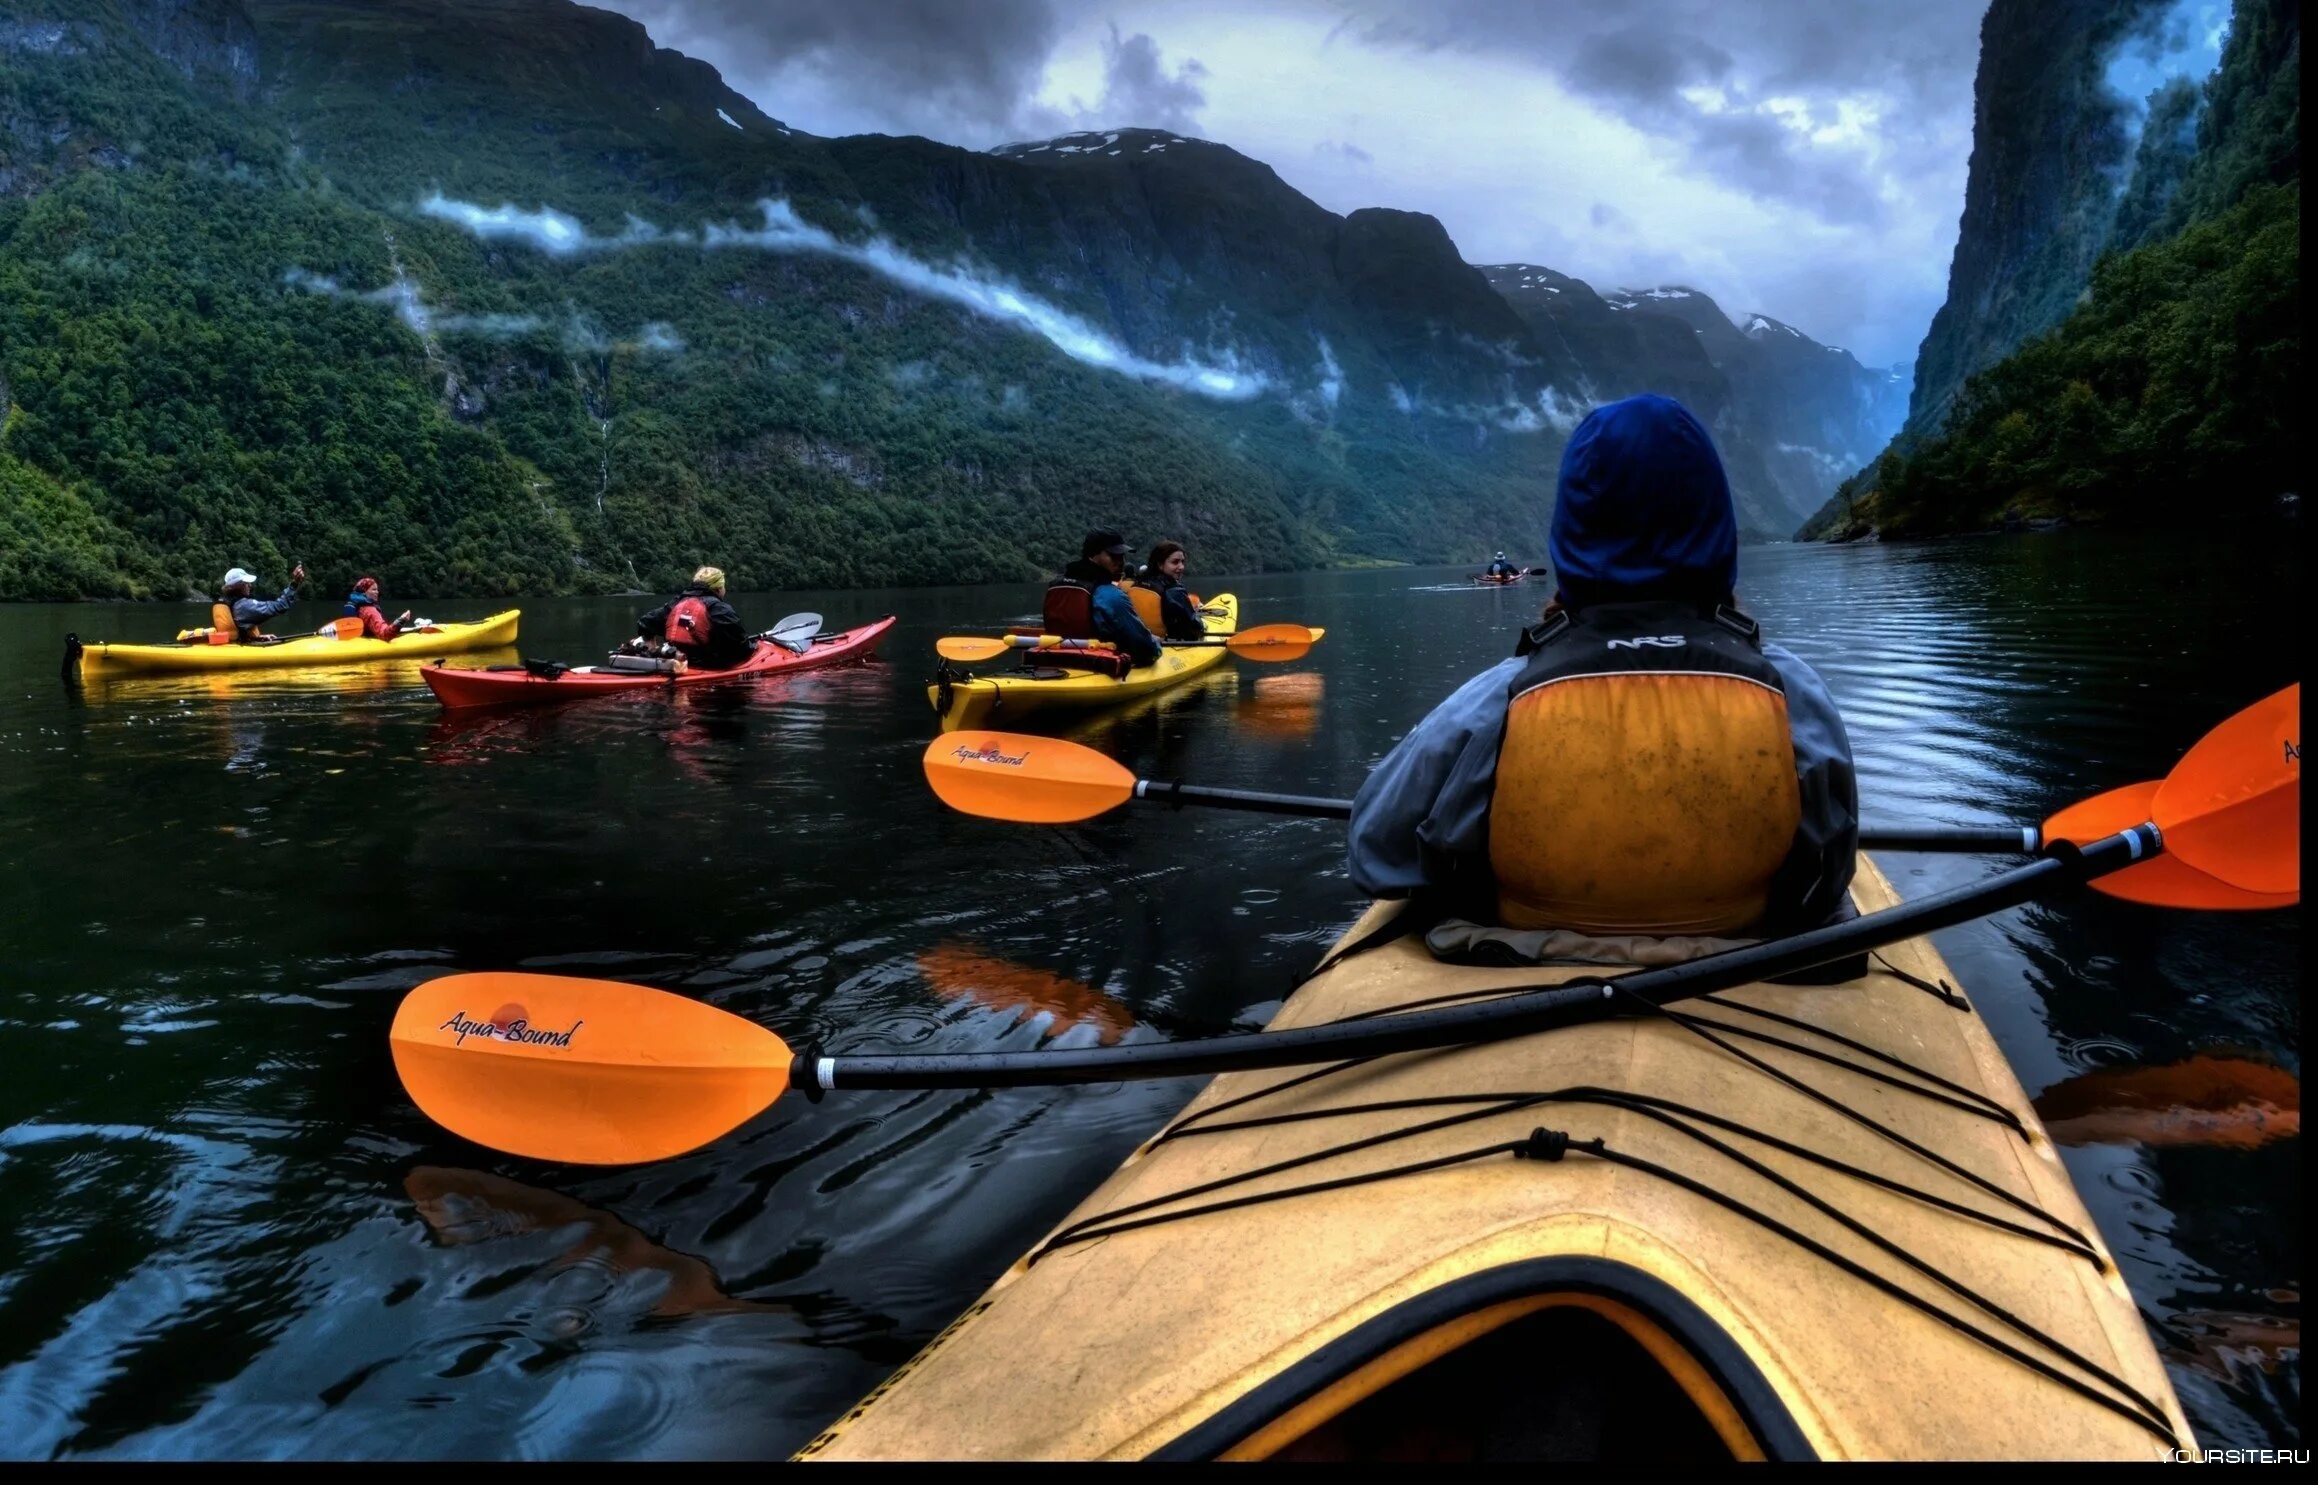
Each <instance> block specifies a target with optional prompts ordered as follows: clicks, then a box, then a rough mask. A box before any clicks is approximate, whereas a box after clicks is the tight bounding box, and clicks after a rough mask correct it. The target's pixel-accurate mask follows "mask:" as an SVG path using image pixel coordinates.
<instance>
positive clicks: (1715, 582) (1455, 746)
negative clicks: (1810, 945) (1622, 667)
mask: <svg viewBox="0 0 2318 1485" xmlns="http://www.w3.org/2000/svg"><path fill="white" fill-rule="evenodd" d="M1547 551H1548V554H1549V556H1550V557H1551V559H1552V562H1553V571H1554V576H1555V578H1556V579H1557V580H1558V582H1559V584H1560V590H1561V596H1562V601H1563V602H1564V603H1565V604H1567V605H1569V606H1571V607H1573V608H1583V607H1585V606H1586V605H1587V604H1589V603H1601V602H1613V601H1621V600H1622V601H1634V600H1637V599H1644V598H1660V597H1665V598H1678V597H1696V598H1700V599H1710V600H1720V599H1725V598H1728V597H1729V596H1730V595H1731V593H1732V591H1733V589H1734V587H1735V585H1736V582H1737V576H1738V520H1737V516H1736V514H1735V512H1734V511H1733V509H1732V506H1731V497H1730V481H1729V480H1728V479H1727V478H1726V477H1725V476H1724V474H1723V469H1722V460H1721V458H1720V457H1719V456H1718V455H1717V454H1716V453H1715V451H1714V441H1713V440H1712V439H1710V438H1709V437H1708V436H1707V432H1706V429H1705V428H1703V427H1701V426H1700V425H1699V422H1698V420H1697V419H1696V418H1694V417H1692V416H1691V415H1690V413H1689V412H1688V411H1687V410H1686V409H1685V408H1684V407H1683V406H1682V404H1681V403H1679V402H1676V401H1674V400H1673V399H1672V398H1668V397H1659V396H1654V395H1644V396H1640V397H1629V398H1627V399H1626V400H1624V401H1623V402H1613V403H1610V404H1609V405H1608V406H1606V407H1599V408H1596V409H1594V411H1593V412H1592V413H1590V414H1588V415H1587V417H1586V420H1585V421H1584V422H1582V423H1580V424H1578V426H1577V431H1576V432H1574V433H1573V434H1571V435H1570V441H1569V446H1568V448H1567V449H1565V450H1564V451H1563V453H1562V461H1561V482H1560V493H1559V496H1558V498H1557V499H1556V500H1555V502H1554V510H1553V523H1552V528H1551V531H1550V532H1549V534H1548V538H1547ZM1763 656H1764V658H1765V659H1767V660H1769V661H1770V662H1771V664H1772V665H1773V666H1774V667H1776V668H1777V670H1778V672H1779V679H1780V681H1781V683H1782V684H1783V685H1784V686H1785V687H1786V693H1787V721H1788V726H1789V728H1790V730H1791V732H1792V734H1793V737H1794V743H1795V773H1796V779H1797V782H1798V784H1799V785H1800V786H1801V789H1802V796H1803V820H1802V825H1801V827H1800V828H1799V829H1798V830H1797V832H1796V838H1797V844H1798V846H1799V847H1801V848H1803V849H1806V850H1808V851H1810V852H1812V853H1813V854H1814V855H1815V857H1816V859H1817V862H1818V865H1819V871H1818V879H1817V880H1816V881H1815V882H1814V883H1813V884H1811V886H1810V887H1809V888H1808V890H1807V891H1806V893H1805V895H1804V897H1803V898H1802V900H1801V901H1799V902H1795V903H1788V904H1782V905H1780V906H1781V908H1782V914H1783V915H1786V916H1795V917H1800V918H1801V919H1803V920H1804V921H1810V920H1811V919H1813V918H1816V917H1819V916H1831V915H1834V914H1836V913H1839V912H1841V911H1843V910H1844V909H1845V908H1846V907H1847V905H1848V899H1847V898H1846V897H1845V895H1844V893H1845V889H1846V888H1847V887H1849V886H1850V885H1851V873H1852V870H1853V866H1854V861H1855V858H1856V856H1857V854H1858V848H1859V786H1858V782H1857V778H1856V775H1855V773H1854V770H1853V766H1852V761H1851V739H1850V737H1849V735H1848V734H1847V733H1846V732H1845V730H1844V727H1843V714H1842V713H1841V712H1839V711H1838V710H1836V707H1835V699H1834V697H1832V696H1831V695H1829V694H1828V690H1827V683H1826V682H1825V681H1823V680H1821V679H1820V678H1819V673H1818V672H1817V671H1815V670H1813V669H1812V668H1811V667H1810V666H1808V665H1806V664H1804V663H1803V661H1801V660H1800V659H1797V658H1796V657H1795V656H1794V655H1793V654H1791V653H1789V652H1788V651H1787V650H1786V649H1785V648H1783V647H1781V646H1779V645H1775V644H1769V643H1765V644H1764V645H1763ZM1522 664H1523V662H1522V661H1521V660H1520V659H1518V658H1516V659H1510V660H1506V661H1504V662H1503V663H1502V664H1499V665H1495V666H1492V667H1491V668H1490V669H1488V670H1485V671H1483V672H1482V673H1481V674H1479V675H1477V676H1475V677H1473V679H1471V680H1469V681H1467V682H1466V683H1465V684H1464V685H1463V686H1461V687H1459V688H1458V689H1457V690H1456V692H1455V693H1453V694H1452V695H1451V696H1450V697H1449V698H1448V699H1447V700H1446V701H1443V702H1442V703H1441V704H1440V705H1439V706H1437V707H1435V708H1434V709H1433V711H1432V714H1431V715H1430V716H1427V717H1426V718H1425V719H1424V720H1423V721H1422V722H1420V723H1418V724H1417V726H1416V729H1415V730H1414V731H1412V732H1410V733H1409V735H1408V736H1406V737H1404V738H1402V739H1401V740H1400V743H1399V744H1398V745H1397V746H1396V747H1394V748H1393V750H1392V751H1391V752H1390V753H1389V754H1387V755H1386V756H1385V759H1384V761H1383V762H1382V763H1379V764H1378V765H1377V766H1376V770H1375V772H1373V773H1371V774H1370V775H1369V776H1368V782H1367V783H1365V784H1363V785H1362V786H1361V788H1360V792H1359V794H1358V795H1356V796H1355V797H1354V798H1353V801H1352V828H1351V836H1350V843H1349V856H1350V861H1349V865H1350V868H1351V875H1352V880H1353V882H1354V884H1355V885H1357V886H1358V887H1359V888H1360V889H1361V890H1362V891H1364V892H1367V893H1369V894H1370V895H1371V896H1375V897H1406V896H1408V895H1409V894H1410V893H1412V892H1416V891H1418V890H1420V889H1424V888H1446V887H1451V886H1452V885H1455V886H1469V885H1471V884H1472V883H1473V882H1475V881H1476V880H1486V874H1487V872H1488V867H1489V805H1490V801H1491V799H1492V798H1493V797H1494V795H1495V792H1496V784H1497V753H1498V749H1499V747H1500V746H1501V745H1502V744H1503V742H1504V740H1505V713H1506V707H1507V704H1508V695H1507V693H1508V692H1509V691H1510V690H1511V688H1512V684H1513V678H1514V676H1515V674H1516V673H1518V672H1519V670H1520V669H1521V666H1522Z"/></svg>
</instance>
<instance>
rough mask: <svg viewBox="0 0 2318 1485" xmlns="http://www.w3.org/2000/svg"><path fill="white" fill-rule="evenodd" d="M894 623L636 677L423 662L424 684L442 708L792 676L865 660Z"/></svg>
mask: <svg viewBox="0 0 2318 1485" xmlns="http://www.w3.org/2000/svg"><path fill="white" fill-rule="evenodd" d="M892 627H893V615H891V614H888V615H886V616H885V617H884V618H882V619H879V620H877V621H876V622H874V623H870V624H864V625H862V626H861V627H860V628H859V629H848V630H846V631H845V632H844V633H843V634H820V635H815V636H814V638H813V643H812V646H811V647H810V648H809V649H807V650H806V651H805V652H804V653H803V654H799V653H797V652H796V651H794V650H790V649H785V648H783V647H782V646H780V645H777V644H774V643H773V642H772V641H770V640H764V641H760V642H759V643H758V645H757V647H756V649H755V650H754V651H753V652H752V653H751V654H750V655H749V657H748V659H746V660H744V661H742V662H741V663H740V664H738V665H735V666H734V667H732V668H731V669H730V670H687V671H684V672H682V673H680V674H677V675H635V674H632V673H629V672H625V671H613V670H603V669H600V668H598V667H596V666H593V665H575V666H573V667H571V668H570V669H568V670H564V671H562V672H561V673H560V674H554V675H550V674H548V673H547V672H548V671H551V670H553V669H554V667H552V666H543V665H540V664H539V662H537V661H533V662H532V663H531V664H530V665H528V666H525V665H493V666H489V667H484V668H477V669H468V670H454V669H452V668H451V667H449V666H447V665H442V664H439V663H438V664H434V665H428V666H423V667H421V668H420V670H419V674H420V675H422V676H424V677H426V682H427V688H428V689H429V690H431V691H433V692H434V693H435V699H436V700H437V701H440V702H441V703H442V704H443V705H445V706H530V705H535V704H537V703H539V702H543V701H569V700H571V699H572V698H573V697H577V696H608V695H610V694H612V693H613V692H615V691H644V690H650V689H653V688H655V687H663V688H664V687H669V686H705V685H712V684H714V683H715V682H717V681H756V680H763V679H764V678H766V677H767V676H777V675H793V674H795V673H796V672H798V671H800V670H820V669H822V668H824V667H826V666H831V665H845V664H848V663H851V662H855V661H861V660H867V659H868V658H869V657H870V656H871V655H874V654H876V653H877V642H878V641H879V640H881V639H883V638H885V631H887V630H888V629H891V628H892Z"/></svg>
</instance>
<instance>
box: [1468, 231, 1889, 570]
mask: <svg viewBox="0 0 2318 1485" xmlns="http://www.w3.org/2000/svg"><path fill="white" fill-rule="evenodd" d="M1482 272H1483V273H1485V274H1487V275H1488V277H1489V282H1490V283H1491V284H1492V285H1494V286H1495V287H1496V289H1497V292H1498V293H1500V294H1502V295H1504V296H1505V298H1506V301H1507V302H1508V303H1510V304H1512V305H1513V307H1514V308H1515V309H1516V310H1517V311H1519V312H1520V314H1521V316H1522V318H1523V320H1525V321H1526V322H1527V323H1528V325H1529V327H1530V329H1531V331H1532V332H1533V333H1534V334H1535V335H1536V336H1537V338H1538V340H1539V342H1540V344H1541V345H1544V346H1546V347H1548V348H1549V350H1553V351H1557V352H1558V353H1559V355H1560V356H1561V357H1562V359H1563V361H1564V362H1565V363H1566V364H1567V365H1568V366H1569V367H1571V368H1572V369H1573V371H1574V374H1575V384H1574V385H1575V387H1576V388H1577V396H1578V400H1579V401H1581V402H1585V403H1588V404H1591V403H1595V402H1601V401H1607V400H1609V399H1611V398H1614V397H1625V396H1630V395H1632V394H1634V393H1636V392H1663V393H1665V394H1666V395H1667V396H1670V397H1674V398H1676V399H1678V400H1679V401H1681V402H1682V403H1683V404H1684V405H1685V406H1687V407H1689V408H1690V409H1691V411H1693V412H1695V413H1697V414H1698V416H1699V418H1700V419H1701V420H1702V421H1703V422H1705V424H1706V425H1707V428H1708V430H1709V431H1710V432H1711V433H1713V435H1714V438H1715V443H1716V445H1717V447H1719V448H1720V449H1721V451H1722V455H1723V462H1724V464H1725V465H1726V466H1727V467H1728V469H1729V471H1730V476H1731V490H1732V495H1733V496H1734V498H1735V499H1736V500H1737V502H1738V507H1739V517H1740V523H1741V525H1742V526H1743V527H1744V528H1746V529H1747V530H1748V531H1749V532H1750V533H1751V534H1752V535H1753V536H1754V537H1755V539H1757V540H1763V539H1772V540H1777V539H1784V537H1785V536H1786V534H1787V533H1788V532H1790V531H1792V530H1794V529H1795V524H1796V523H1797V522H1798V521H1799V520H1800V519H1801V518H1802V517H1803V516H1806V515H1808V514H1809V513H1811V512H1812V511H1815V510H1817V509H1818V508H1819V506H1820V504H1821V503H1822V502H1823V501H1824V500H1825V499H1826V495H1827V492H1828V490H1829V489H1831V488H1832V487H1833V485H1834V483H1835V482H1836V481H1839V480H1841V479H1842V478H1843V477H1844V476H1845V475H1847V474H1848V473H1850V472H1851V471H1852V470H1854V469H1856V468H1858V467H1859V465H1860V464H1861V463H1863V462H1864V461H1866V460H1867V459H1870V458H1872V457H1874V455H1875V453H1876V451H1877V450H1878V449H1880V448H1882V447H1883V444H1884V441H1885V440H1886V439H1888V438H1889V437H1890V436H1891V435H1892V433H1893V431H1894V430H1896V429H1897V428H1898V426H1899V421H1900V415H1901V414H1902V413H1903V412H1904V411H1905V407H1906V397H1907V387H1908V376H1907V372H1906V369H1905V368H1890V369H1879V370H1871V369H1869V368H1867V367H1864V366H1861V365H1860V364H1859V362H1858V361H1857V360H1856V359H1854V358H1853V357H1852V356H1851V354H1850V353H1849V352H1848V351H1844V350H1840V349H1837V348H1835V347H1831V346H1824V345H1821V344H1819V343H1818V342H1817V341H1815V340H1813V339H1811V338H1810V337H1809V336H1807V335H1805V334H1804V333H1803V332H1802V331H1800V330H1797V329H1795V328H1794V327H1793V326H1791V325H1788V324H1785V323H1783V322H1781V321H1778V320H1774V319H1772V318H1771V317H1770V316H1768V315H1764V314H1753V315H1749V316H1748V317H1747V320H1746V324H1745V327H1744V328H1743V329H1742V328H1741V327H1740V326H1739V325H1737V324H1736V323H1734V322H1733V321H1732V320H1731V318H1730V317H1729V316H1728V315H1726V314H1725V313H1723V310H1722V307H1721V306H1720V305H1718V304H1716V303H1715V302H1714V300H1713V298H1712V297H1710V296H1708V295H1706V294H1702V293H1700V292H1699V291H1698V290H1696V289H1691V288H1685V287H1683V286H1681V285H1679V284H1664V285H1660V286H1659V287H1656V288H1651V289H1620V290H1616V291H1614V292H1612V293H1610V294H1607V295H1603V294H1597V293H1595V292H1594V291H1593V290H1592V289H1591V288H1589V287H1588V286H1586V285H1585V284H1583V283H1580V282H1579V281H1578V280H1576V279H1574V278H1571V277H1569V276H1568V275H1566V274H1561V273H1556V272H1554V271H1553V270H1552V269H1550V268H1541V267H1539V266H1537V265H1535V264H1530V263H1501V264H1496V265H1494V266H1491V267H1488V268H1484V269H1483V270H1482ZM1566 384H1568V383H1565V385H1566Z"/></svg>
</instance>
